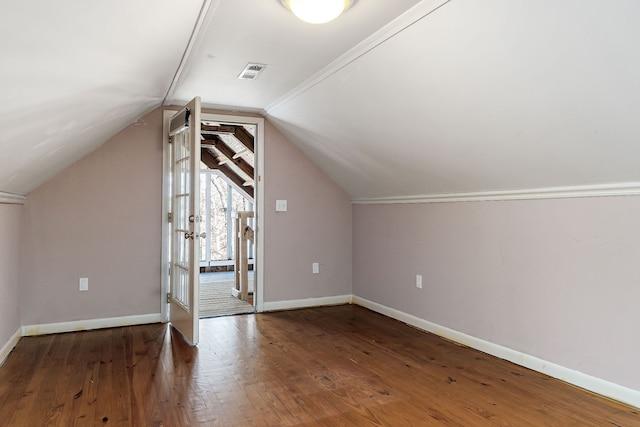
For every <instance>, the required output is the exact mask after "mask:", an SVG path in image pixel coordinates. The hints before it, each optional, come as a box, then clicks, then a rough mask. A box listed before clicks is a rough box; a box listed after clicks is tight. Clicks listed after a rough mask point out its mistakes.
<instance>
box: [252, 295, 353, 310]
mask: <svg viewBox="0 0 640 427" xmlns="http://www.w3.org/2000/svg"><path fill="white" fill-rule="evenodd" d="M351 299H352V295H336V296H332V297H320V298H306V299H296V300H287V301H265V303H264V305H263V307H262V309H263V311H279V310H293V309H296V308H309V307H320V306H323V305H338V304H350V303H351Z"/></svg>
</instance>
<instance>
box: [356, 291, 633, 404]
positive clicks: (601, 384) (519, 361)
mask: <svg viewBox="0 0 640 427" xmlns="http://www.w3.org/2000/svg"><path fill="white" fill-rule="evenodd" d="M353 303H354V304H357V305H361V306H363V307H366V308H368V309H369V310H373V311H375V312H377V313H380V314H384V315H385V316H388V317H391V318H393V319H396V320H399V321H401V322H404V323H407V324H409V325H411V326H415V327H416V328H419V329H422V330H425V331H428V332H431V333H434V334H436V335H439V336H441V337H443V338H446V339H449V340H451V341H455V342H457V343H460V344H462V345H465V346H467V347H471V348H475V349H476V350H480V351H482V352H484V353H487V354H490V355H492V356H496V357H499V358H500V359H504V360H508V361H509V362H512V363H515V364H516V365H520V366H524V367H525V368H529V369H532V370H534V371H537V372H540V373H543V374H546V375H549V376H550V377H553V378H557V379H559V380H561V381H564V382H567V383H569V384H573V385H575V386H578V387H580V388H583V389H586V390H589V391H592V392H594V393H596V394H599V395H602V396H606V397H609V398H611V399H614V400H617V401H619V402H623V403H626V404H628V405H631V406H634V407H636V408H640V391H638V390H633V389H630V388H628V387H625V386H622V385H619V384H615V383H612V382H609V381H605V380H603V379H600V378H596V377H593V376H591V375H588V374H584V373H582V372H578V371H574V370H573V369H569V368H565V367H564V366H560V365H557V364H555V363H551V362H547V361H546V360H543V359H539V358H537V357H534V356H531V355H528V354H525V353H521V352H519V351H516V350H513V349H510V348H508V347H503V346H501V345H498V344H493V343H491V342H489V341H485V340H482V339H479V338H476V337H472V336H471V335H467V334H464V333H462V332H458V331H456V330H453V329H449V328H447V327H444V326H440V325H438V324H436V323H432V322H429V321H427V320H424V319H421V318H419V317H416V316H413V315H411V314H407V313H404V312H402V311H399V310H396V309H394V308H390V307H387V306H384V305H382V304H378V303H376V302H373V301H369V300H367V299H365V298H360V297H357V296H353Z"/></svg>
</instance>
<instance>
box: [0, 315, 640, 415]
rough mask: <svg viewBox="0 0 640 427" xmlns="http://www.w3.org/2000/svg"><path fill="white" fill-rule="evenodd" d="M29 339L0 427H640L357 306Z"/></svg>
mask: <svg viewBox="0 0 640 427" xmlns="http://www.w3.org/2000/svg"><path fill="white" fill-rule="evenodd" d="M200 337H201V344H200V345H199V347H198V348H190V347H188V346H187V345H186V344H185V343H184V341H183V340H182V339H181V337H180V336H179V334H177V333H176V332H175V331H173V330H172V329H171V328H170V327H167V325H160V324H156V325H145V326H134V327H125V328H116V329H106V330H99V331H90V332H74V333H68V334H60V335H49V336H40V337H28V338H23V339H22V340H21V341H20V343H19V344H18V346H17V347H16V349H15V350H14V351H13V352H12V353H11V354H10V356H9V358H8V359H7V361H6V363H5V364H4V366H2V368H0V425H2V426H41V425H55V426H94V425H121V426H183V425H206V426H214V425H220V426H293V425H304V426H351V425H365V426H369V425H374V426H375V425H381V426H412V425H413V426H423V425H426V426H428V425H434V426H435V425H454V426H484V425H487V426H494V425H500V426H547V425H548V426H574V425H575V426H640V415H639V414H638V412H639V411H638V410H636V409H634V408H631V407H627V406H624V405H621V404H618V403H616V402H612V401H609V400H607V399H604V398H601V397H598V396H595V395H593V394H590V393H588V392H585V391H582V390H580V389H577V388H574V387H572V386H569V385H566V384H564V383H562V382H560V381H557V380H554V379H552V378H549V377H546V376H544V375H541V374H538V373H536V372H533V371H530V370H527V369H525V368H522V367H519V366H517V365H513V364H511V363H509V362H505V361H502V360H499V359H496V358H493V357H491V356H488V355H486V354H483V353H480V352H477V351H475V350H471V349H468V348H465V347H461V346H458V345H456V344H453V343H451V342H448V341H446V340H443V339H440V338H438V337H436V336H434V335H431V334H428V333H424V332H421V331H418V330H416V329H413V328H411V327H408V326H406V325H403V324H402V323H399V322H397V321H395V320H392V319H388V318H385V317H383V316H381V315H378V314H376V313H373V312H371V311H368V310H366V309H364V308H361V307H357V306H350V305H345V306H337V307H323V308H314V309H305V310H296V311H287V312H278V313H269V314H258V315H243V316H233V317H219V318H214V319H205V320H203V321H201V333H200Z"/></svg>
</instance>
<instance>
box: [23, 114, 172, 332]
mask: <svg viewBox="0 0 640 427" xmlns="http://www.w3.org/2000/svg"><path fill="white" fill-rule="evenodd" d="M161 183H162V112H161V111H160V110H159V109H158V110H155V111H154V112H152V113H150V114H149V115H147V116H146V117H144V119H142V120H140V121H138V122H137V123H135V124H133V125H131V126H129V127H128V128H126V129H124V130H123V131H122V132H120V133H119V134H117V135H115V136H114V137H113V138H111V139H110V140H109V141H108V142H106V143H105V144H104V145H102V146H101V147H100V148H98V149H97V150H95V151H94V152H92V153H91V154H89V155H88V156H86V157H85V158H83V159H82V160H80V161H79V162H77V163H75V164H74V165H72V166H71V167H69V168H67V169H66V170H64V171H63V172H62V173H60V174H59V175H57V176H56V177H54V178H53V179H51V180H50V181H48V182H47V183H45V184H44V185H42V186H41V187H40V188H38V189H36V190H35V191H33V192H31V193H29V194H28V195H27V202H26V204H25V205H24V221H23V228H22V235H23V242H24V245H23V251H22V260H23V264H22V265H23V268H22V323H23V325H32V324H41V323H53V322H62V321H72V320H86V319H97V318H106V317H116V316H125V315H138V314H148V313H159V311H160V242H161V239H160V238H161V236H160V209H161V206H162V204H161V195H162V189H161ZM80 277H88V278H89V291H88V292H79V291H78V279H79V278H80Z"/></svg>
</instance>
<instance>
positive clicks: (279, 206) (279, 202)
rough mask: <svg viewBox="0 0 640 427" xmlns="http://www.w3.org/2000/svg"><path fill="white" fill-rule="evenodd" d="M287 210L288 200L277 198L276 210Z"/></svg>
mask: <svg viewBox="0 0 640 427" xmlns="http://www.w3.org/2000/svg"><path fill="white" fill-rule="evenodd" d="M286 211H287V201H286V200H276V212H286Z"/></svg>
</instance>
